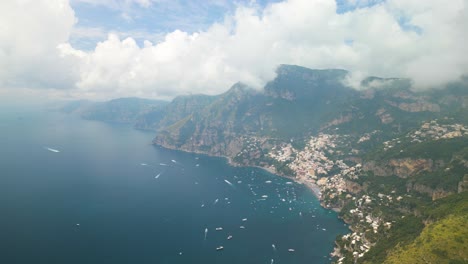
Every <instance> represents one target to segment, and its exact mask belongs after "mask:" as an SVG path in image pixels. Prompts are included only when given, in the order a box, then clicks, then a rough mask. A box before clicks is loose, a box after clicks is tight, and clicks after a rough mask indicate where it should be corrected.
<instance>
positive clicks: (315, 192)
mask: <svg viewBox="0 0 468 264" xmlns="http://www.w3.org/2000/svg"><path fill="white" fill-rule="evenodd" d="M151 144H152V145H154V146H157V147H160V148H164V149H169V150H176V151H182V152H185V153H193V154H200V155H206V156H209V157H216V158H223V159H226V161H227V163H228V164H229V165H230V166H233V167H252V168H258V169H262V170H264V171H266V172H268V173H271V174H273V175H275V176H278V177H282V178H286V179H289V180H291V181H294V182H296V183H298V184H301V185H305V186H306V187H307V189H309V190H310V191H311V192H312V194H313V195H314V196H315V197H316V198H317V199H318V200H319V202H322V192H321V191H320V187H319V186H318V185H317V184H315V183H312V182H310V181H307V180H305V179H297V178H296V177H293V176H287V175H281V174H279V173H278V172H277V171H276V170H275V169H274V168H271V167H262V166H255V165H242V164H238V163H236V162H234V161H233V160H232V158H231V157H228V156H220V155H214V154H210V153H207V152H202V151H197V150H185V149H177V148H172V147H168V146H163V145H161V144H158V143H155V142H152V143H151ZM321 205H322V207H323V208H325V209H328V210H333V211H336V210H334V208H327V207H325V206H323V204H322V203H321Z"/></svg>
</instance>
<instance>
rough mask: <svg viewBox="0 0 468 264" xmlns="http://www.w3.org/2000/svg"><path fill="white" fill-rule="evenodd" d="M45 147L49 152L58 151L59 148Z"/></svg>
mask: <svg viewBox="0 0 468 264" xmlns="http://www.w3.org/2000/svg"><path fill="white" fill-rule="evenodd" d="M45 149H47V150H48V151H50V152H54V153H59V152H60V150H58V149H53V148H47V147H46V148H45Z"/></svg>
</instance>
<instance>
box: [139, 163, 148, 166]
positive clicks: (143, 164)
mask: <svg viewBox="0 0 468 264" xmlns="http://www.w3.org/2000/svg"><path fill="white" fill-rule="evenodd" d="M140 165H141V166H148V164H146V163H140Z"/></svg>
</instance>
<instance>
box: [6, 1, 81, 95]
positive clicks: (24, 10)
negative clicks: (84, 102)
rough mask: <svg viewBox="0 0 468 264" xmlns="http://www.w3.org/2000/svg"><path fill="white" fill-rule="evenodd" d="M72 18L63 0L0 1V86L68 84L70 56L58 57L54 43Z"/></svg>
mask: <svg viewBox="0 0 468 264" xmlns="http://www.w3.org/2000/svg"><path fill="white" fill-rule="evenodd" d="M75 21H76V20H75V17H74V13H73V10H72V9H71V8H70V6H69V5H68V2H67V1H65V0H48V1H36V0H21V1H19V0H18V1H0V87H6V86H22V87H43V86H46V87H63V86H66V85H68V84H69V79H70V78H72V75H73V71H70V70H68V68H69V67H72V63H73V62H72V61H70V59H71V60H73V58H70V57H69V58H63V57H60V54H59V52H58V50H57V45H58V44H60V43H63V42H66V41H67V40H68V38H69V35H70V31H71V28H72V26H73V25H74V23H75Z"/></svg>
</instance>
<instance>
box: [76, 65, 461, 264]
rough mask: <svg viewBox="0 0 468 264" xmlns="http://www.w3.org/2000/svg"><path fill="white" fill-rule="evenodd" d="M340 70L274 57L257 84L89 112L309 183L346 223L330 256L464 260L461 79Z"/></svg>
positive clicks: (158, 140)
mask: <svg viewBox="0 0 468 264" xmlns="http://www.w3.org/2000/svg"><path fill="white" fill-rule="evenodd" d="M348 74H349V73H348V72H347V71H345V70H340V69H328V70H312V69H307V68H304V67H300V66H294V65H281V66H279V67H278V69H277V76H276V78H275V79H273V80H271V81H270V82H268V83H267V84H266V85H265V87H264V89H262V90H255V89H252V88H250V87H248V86H247V85H245V84H242V83H236V84H234V85H233V86H232V87H231V88H230V89H229V90H228V91H226V92H225V93H223V94H220V95H215V96H208V95H189V96H179V97H176V98H175V99H174V100H173V101H171V102H169V103H161V104H157V105H153V106H150V107H141V106H142V104H138V106H139V107H137V109H138V110H135V108H134V109H133V110H132V109H126V108H125V107H128V106H131V105H132V104H128V105H127V106H125V105H119V104H117V106H114V104H110V103H109V104H104V105H103V106H102V108H97V109H99V110H100V111H96V110H94V113H96V112H97V113H100V114H94V115H91V116H93V117H95V118H98V119H102V120H127V121H129V122H130V121H131V120H133V122H134V124H135V126H136V127H137V128H142V129H150V130H153V131H155V134H156V135H155V138H154V140H153V142H154V143H155V144H156V145H159V146H162V147H166V148H171V149H177V150H183V151H190V152H197V153H205V154H208V155H214V156H222V157H227V158H229V160H230V162H231V163H232V164H235V165H242V166H260V167H263V168H265V169H268V170H270V171H271V172H273V173H276V174H279V175H282V176H286V177H290V178H292V179H294V180H296V181H298V182H301V183H304V184H307V185H308V186H311V187H312V189H313V190H316V192H317V194H318V196H319V198H320V200H321V204H322V205H323V206H324V207H325V208H329V209H334V210H336V211H338V212H339V215H340V217H341V218H342V219H343V220H344V221H345V222H346V223H348V224H349V226H350V229H351V232H350V233H349V234H347V235H345V236H342V237H339V238H337V240H336V248H335V251H334V252H333V256H334V257H335V261H336V263H340V264H345V263H384V262H386V263H395V262H398V260H399V259H406V260H408V262H407V263H418V261H419V260H418V261H416V260H417V259H418V258H421V256H426V257H427V259H428V260H429V261H433V263H436V262H437V263H445V262H447V261H448V260H451V261H452V262H450V263H462V262H463V261H465V262H466V260H467V259H468V256H467V255H466V251H464V249H465V248H466V244H467V243H468V241H466V240H465V239H464V238H460V236H459V235H458V233H459V232H461V231H460V227H463V226H465V225H466V219H467V218H468V212H467V211H466V199H465V198H466V193H467V192H466V190H467V189H468V79H466V78H465V79H461V80H460V81H459V82H456V83H451V84H449V85H447V86H444V87H438V89H432V90H424V91H419V90H415V89H414V88H413V86H412V83H411V81H410V80H408V79H402V78H380V77H368V78H366V79H364V80H363V81H362V82H361V89H360V90H355V89H352V88H351V87H349V86H347V85H346V78H347V76H348ZM95 109H96V108H95ZM85 116H86V115H85ZM317 190H318V191H317ZM460 197H461V198H460ZM450 204H453V205H455V204H457V205H456V206H455V207H453V208H450V206H449V205H450ZM438 208H439V209H438ZM457 208H458V209H457ZM460 208H462V209H460ZM463 208H465V209H463ZM441 212H443V214H442V213H441ZM442 233H443V234H442ZM441 234H442V235H441ZM434 236H436V237H438V236H440V237H441V240H440V243H439V241H437V238H435V239H434ZM450 240H454V241H455V242H454V244H451V243H448V242H444V241H450ZM445 260H447V261H445ZM460 261H462V262H460ZM419 262H420V261H419ZM447 263H449V262H447Z"/></svg>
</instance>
